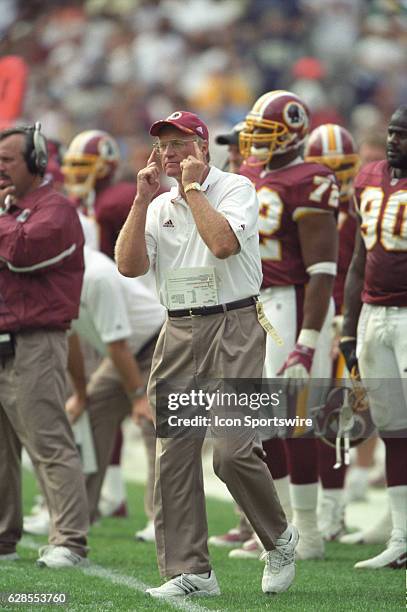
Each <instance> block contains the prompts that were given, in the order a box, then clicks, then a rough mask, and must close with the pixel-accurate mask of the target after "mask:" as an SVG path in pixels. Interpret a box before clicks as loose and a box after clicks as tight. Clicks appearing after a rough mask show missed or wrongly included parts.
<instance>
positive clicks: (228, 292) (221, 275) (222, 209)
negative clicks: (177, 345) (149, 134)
mask: <svg viewBox="0 0 407 612" xmlns="http://www.w3.org/2000/svg"><path fill="white" fill-rule="evenodd" d="M202 189H203V191H204V193H205V195H206V197H207V198H208V200H209V202H210V204H211V205H212V206H213V207H214V208H215V210H217V211H218V212H219V213H221V214H223V215H224V216H225V217H226V219H227V220H228V222H229V225H230V227H231V228H232V230H233V232H234V233H235V235H236V238H237V239H238V241H239V244H240V251H239V253H237V254H236V255H231V256H230V257H228V258H227V259H218V258H217V257H215V255H213V254H212V252H211V251H210V250H209V248H208V247H207V246H206V244H205V243H204V241H203V240H202V238H201V236H200V234H199V232H198V230H197V227H196V225H195V221H194V218H193V215H192V212H191V210H190V208H189V206H188V204H187V203H186V202H185V200H184V199H183V198H182V197H181V196H180V194H179V187H178V185H177V186H176V187H173V188H172V189H171V190H170V191H169V192H167V193H163V194H161V195H159V196H158V197H157V198H155V199H154V200H153V201H152V202H151V204H150V205H149V207H148V211H147V220H146V244H147V252H148V256H149V259H150V266H151V267H153V268H154V269H155V273H156V282H157V291H158V293H159V296H160V300H161V303H162V304H164V305H165V306H167V304H168V301H167V291H166V277H165V274H166V271H167V270H177V269H180V268H193V267H199V266H213V267H215V269H216V281H217V289H218V302H219V303H220V304H224V303H226V302H233V301H235V300H239V299H242V298H246V297H249V296H252V295H257V294H258V293H259V290H260V285H261V281H262V271H261V260H260V251H259V232H258V225H257V224H258V217H259V205H258V200H257V195H256V191H255V189H254V187H253V185H252V183H251V182H250V180H249V179H247V178H246V177H243V176H240V175H237V174H231V173H229V172H222V171H221V170H219V169H218V168H215V167H213V166H211V168H210V171H209V174H208V176H207V177H206V179H205V181H204V183H203V184H202ZM180 308H182V306H180Z"/></svg>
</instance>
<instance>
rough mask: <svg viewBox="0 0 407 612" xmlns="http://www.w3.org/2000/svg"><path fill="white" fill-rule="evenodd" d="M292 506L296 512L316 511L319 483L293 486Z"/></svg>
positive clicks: (291, 489)
mask: <svg viewBox="0 0 407 612" xmlns="http://www.w3.org/2000/svg"><path fill="white" fill-rule="evenodd" d="M290 491H291V504H292V507H293V510H294V512H296V511H297V510H314V511H316V509H317V503H318V483H317V482H311V484H305V485H298V484H291V485H290Z"/></svg>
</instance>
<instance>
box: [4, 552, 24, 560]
mask: <svg viewBox="0 0 407 612" xmlns="http://www.w3.org/2000/svg"><path fill="white" fill-rule="evenodd" d="M19 558H20V557H19V556H18V554H17V553H16V552H12V553H4V554H0V561H17V560H18V559H19Z"/></svg>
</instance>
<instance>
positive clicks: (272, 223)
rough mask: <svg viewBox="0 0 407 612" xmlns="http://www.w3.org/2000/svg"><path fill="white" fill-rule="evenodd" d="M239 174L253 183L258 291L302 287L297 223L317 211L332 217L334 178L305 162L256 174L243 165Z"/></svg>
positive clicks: (335, 203) (323, 168) (335, 192)
mask: <svg viewBox="0 0 407 612" xmlns="http://www.w3.org/2000/svg"><path fill="white" fill-rule="evenodd" d="M241 174H244V175H245V176H247V177H248V178H249V179H250V180H251V181H252V182H253V183H254V185H255V187H256V190H257V196H258V198H259V235H260V255H261V259H262V267H263V285H262V287H263V288H265V287H270V286H273V285H304V284H305V283H307V281H308V274H307V272H306V270H305V267H304V263H303V260H302V253H301V246H300V240H299V236H298V229H297V221H298V219H299V218H300V217H301V216H303V215H306V214H310V213H311V214H312V213H314V214H315V212H316V211H318V210H320V211H321V210H322V211H327V212H332V213H336V210H337V208H338V186H337V184H336V180H335V176H334V175H333V173H332V171H331V170H330V169H329V168H327V167H326V166H322V165H321V164H314V163H309V162H300V163H298V164H294V165H290V166H285V167H284V168H280V169H278V170H271V171H270V170H269V171H267V170H261V171H260V172H259V170H258V168H251V167H250V166H245V165H243V166H242V168H241Z"/></svg>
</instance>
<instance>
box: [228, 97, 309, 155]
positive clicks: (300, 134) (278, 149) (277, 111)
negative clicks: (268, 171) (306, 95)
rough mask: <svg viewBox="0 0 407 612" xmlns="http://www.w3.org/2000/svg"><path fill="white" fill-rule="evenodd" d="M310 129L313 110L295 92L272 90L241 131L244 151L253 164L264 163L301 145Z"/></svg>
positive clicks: (250, 115)
mask: <svg viewBox="0 0 407 612" xmlns="http://www.w3.org/2000/svg"><path fill="white" fill-rule="evenodd" d="M308 129H309V112H308V109H307V108H306V106H305V104H304V103H303V102H302V101H301V100H300V98H298V97H297V96H296V95H295V94H292V93H290V92H288V91H280V90H278V91H272V92H269V93H266V94H264V95H263V96H261V97H260V98H259V99H258V100H257V102H256V103H255V104H254V106H253V108H252V109H251V111H250V112H249V113H248V115H247V117H246V119H245V126H244V128H243V130H242V131H241V132H240V136H239V148H240V153H241V155H242V156H243V158H244V159H245V160H246V163H247V164H248V165H250V166H262V165H265V164H267V163H268V162H270V160H271V159H272V157H273V156H274V155H284V154H285V153H288V152H289V151H292V150H294V149H297V148H299V147H300V146H301V145H302V143H303V142H304V140H305V137H306V135H307V134H308Z"/></svg>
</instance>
